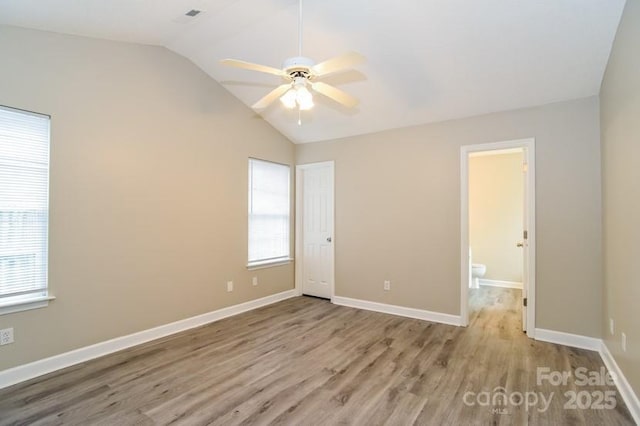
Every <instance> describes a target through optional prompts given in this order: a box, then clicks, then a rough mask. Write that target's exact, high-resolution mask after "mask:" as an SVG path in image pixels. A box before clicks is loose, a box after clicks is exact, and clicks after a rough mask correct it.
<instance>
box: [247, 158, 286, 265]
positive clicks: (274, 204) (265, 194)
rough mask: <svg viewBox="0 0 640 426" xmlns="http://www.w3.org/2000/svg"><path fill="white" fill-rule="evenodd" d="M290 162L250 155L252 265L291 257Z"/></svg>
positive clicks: (250, 244) (250, 254)
mask: <svg viewBox="0 0 640 426" xmlns="http://www.w3.org/2000/svg"><path fill="white" fill-rule="evenodd" d="M289 183H290V179H289V166H287V165H284V164H277V163H270V162H268V161H262V160H256V159H253V158H251V159H249V266H251V265H256V264H262V263H270V262H278V261H282V260H287V259H289V255H290V250H289V229H290V226H289V223H290V208H289V207H290V197H289V186H290V185H289Z"/></svg>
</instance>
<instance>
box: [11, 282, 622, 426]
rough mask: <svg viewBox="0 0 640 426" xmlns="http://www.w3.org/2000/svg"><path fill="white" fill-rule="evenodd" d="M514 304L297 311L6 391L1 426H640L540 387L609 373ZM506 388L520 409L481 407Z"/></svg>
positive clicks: (477, 295) (314, 305)
mask: <svg viewBox="0 0 640 426" xmlns="http://www.w3.org/2000/svg"><path fill="white" fill-rule="evenodd" d="M517 292H518V290H510V289H496V288H481V289H478V290H473V291H472V292H471V298H470V305H471V312H472V315H471V324H470V326H469V327H467V328H459V327H453V326H447V325H442V324H435V323H430V322H425V321H419V320H414V319H407V318H401V317H396V316H392V315H386V314H380V313H375V312H367V311H363V310H358V309H352V308H346V307H341V306H336V305H332V304H330V303H329V302H327V301H324V300H320V299H315V298H310V297H298V298H294V299H289V300H286V301H283V302H280V303H277V304H274V305H271V306H268V307H265V308H261V309H258V310H255V311H252V312H248V313H245V314H242V315H238V316H235V317H232V318H228V319H225V320H222V321H219V322H216V323H212V324H210V325H207V326H204V327H200V328H198V329H194V330H190V331H187V332H183V333H180V334H177V335H174V336H170V337H167V338H164V339H161V340H158V341H154V342H151V343H147V344H144V345H141V346H138V347H135V348H131V349H128V350H125V351H122V352H118V353H116V354H112V355H109V356H106V357H103V358H100V359H97V360H94V361H90V362H87V363H85V364H82V365H77V366H74V367H71V368H67V369H65V370H61V371H58V372H56V373H52V374H49V375H47V376H44V377H41V378H38V379H35V380H32V381H30V382H26V383H22V384H19V385H16V386H13V387H11V388H7V389H4V390H1V391H0V424H2V425H7V424H29V425H31V424H37V425H45V424H46V425H55V424H92V425H93V424H96V425H97V424H100V425H147V424H149V425H151V424H184V425H200V424H202V425H204V424H215V425H227V424H245V425H250V424H280V425H289V424H292V425H334V424H336V425H347V424H354V425H377V424H388V425H405V424H407V425H409V424H417V425H431V424H433V425H442V424H451V425H463V424H478V425H484V424H500V425H517V424H538V425H563V424H593V425H616V424H633V422H632V419H631V417H630V415H629V412H628V411H627V409H626V407H625V406H624V403H623V402H622V400H621V398H620V397H617V400H616V403H617V406H616V408H615V409H601V410H597V409H582V410H581V409H575V410H574V409H564V405H565V403H566V402H567V398H566V397H565V395H564V393H565V392H567V391H578V392H582V391H588V392H589V393H592V392H599V391H605V390H614V391H615V388H608V387H603V386H591V387H588V386H577V385H576V384H575V382H574V381H573V380H572V379H570V380H569V382H568V383H567V385H566V386H551V385H549V384H548V383H543V384H541V385H537V384H536V368H537V367H548V368H550V369H551V370H558V371H572V370H574V369H575V368H577V367H580V366H584V367H586V368H588V369H589V370H598V369H599V368H600V367H602V366H603V364H602V361H601V360H600V358H599V355H598V354H597V353H595V352H590V351H585V350H578V349H572V348H568V347H563V346H559V345H554V344H548V343H542V342H537V341H533V340H529V339H528V338H527V337H526V336H525V335H524V334H523V333H522V331H521V330H520V320H519V315H520V311H519V305H518V293H517ZM500 387H501V388H504V389H505V390H504V391H503V392H506V395H508V396H510V397H511V398H512V401H514V402H515V405H514V404H507V405H495V406H486V405H480V404H478V397H479V398H480V401H481V402H484V400H483V399H482V398H483V397H484V395H485V394H481V393H482V392H489V394H488V395H490V396H492V395H493V394H494V393H497V392H501V389H500ZM496 388H499V389H497V390H496ZM494 390H496V391H495V392H494ZM514 392H522V393H524V392H536V393H537V395H539V394H540V393H542V395H543V396H544V397H545V398H547V399H548V398H549V397H550V396H551V403H550V404H549V406H548V408H547V409H546V410H544V411H542V409H543V404H542V402H539V403H538V404H537V405H535V406H532V407H529V408H528V409H525V407H524V406H523V405H517V403H518V402H519V401H520V400H519V399H518V398H517V394H515V393H514ZM465 395H466V401H467V403H465ZM531 395H532V394H531ZM529 398H530V399H531V400H532V396H530V397H529ZM498 399H501V398H498ZM496 401H497V400H496ZM497 402H498V401H497ZM471 404H474V405H471Z"/></svg>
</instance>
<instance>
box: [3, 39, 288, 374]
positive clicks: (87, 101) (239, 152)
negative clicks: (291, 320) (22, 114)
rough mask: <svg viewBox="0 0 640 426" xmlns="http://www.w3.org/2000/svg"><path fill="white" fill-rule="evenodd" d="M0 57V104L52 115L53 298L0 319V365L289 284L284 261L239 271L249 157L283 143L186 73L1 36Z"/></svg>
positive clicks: (164, 57)
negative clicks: (2, 340) (7, 333)
mask: <svg viewBox="0 0 640 426" xmlns="http://www.w3.org/2000/svg"><path fill="white" fill-rule="evenodd" d="M0 58H2V59H1V63H2V65H1V66H0V104H3V105H9V106H13V107H18V108H23V109H27V110H33V111H37V112H42V113H46V114H51V115H52V133H51V185H50V188H51V193H50V199H51V211H50V271H49V281H50V287H51V293H53V294H54V295H55V296H56V297H57V299H56V300H55V301H54V302H52V303H51V304H50V305H49V307H48V308H44V309H38V310H32V311H27V312H21V313H15V314H8V315H3V316H0V328H5V327H14V330H15V340H16V342H15V343H14V344H12V345H7V346H3V347H1V348H0V370H2V369H5V368H8V367H12V366H15V365H18V364H24V363H27V362H29V361H33V360H37V359H40V358H43V357H47V356H50V355H54V354H59V353H62V352H65V351H69V350H71V349H74V348H78V347H82V346H86V345H90V344H92V343H96V342H101V341H104V340H107V339H110V338H113V337H117V336H122V335H126V334H129V333H132V332H136V331H139V330H143V329H147V328H150V327H154V326H157V325H161V324H166V323H169V322H171V321H175V320H179V319H183V318H187V317H190V316H193V315H197V314H201V313H204V312H208V311H211V310H215V309H217V308H221V307H224V306H229V305H232V304H236V303H240V302H244V301H247V300H251V299H256V298H259V297H263V296H267V295H269V294H273V293H277V292H280V291H284V290H287V289H291V288H293V267H292V265H287V266H283V267H277V268H271V269H263V270H259V271H255V272H254V273H250V272H248V271H247V270H246V268H245V265H246V257H247V158H248V157H249V156H251V157H258V158H265V159H268V160H273V161H278V162H283V163H288V164H292V163H293V159H294V146H293V145H292V144H291V143H290V142H289V141H288V140H287V139H286V138H284V137H283V136H282V135H280V134H279V133H277V132H276V131H275V130H273V129H272V128H271V127H270V126H269V125H267V124H266V123H265V122H264V121H262V120H261V119H259V118H257V117H256V116H255V115H254V114H253V112H252V111H251V110H249V109H247V108H246V107H245V106H243V105H242V104H241V103H240V102H239V101H237V100H236V99H235V98H233V97H232V96H231V95H230V94H229V93H228V92H227V91H225V89H224V88H222V87H221V86H220V85H218V84H217V83H215V82H214V81H213V80H212V79H211V78H209V77H208V76H207V75H206V74H204V73H203V72H202V71H200V70H199V69H198V68H197V67H196V66H194V65H193V64H192V63H190V62H189V61H187V60H186V59H184V58H182V57H179V56H178V55H176V54H174V53H172V52H170V51H168V50H166V49H164V48H156V47H149V46H140V45H132V44H124V43H114V42H108V41H99V40H94V39H88V38H79V37H72V36H63V35H57V34H53V33H44V32H37V31H29V30H22V29H17V28H11V27H0ZM253 275H258V276H259V279H260V284H259V286H258V287H252V285H251V276H253ZM227 280H234V282H235V291H234V292H233V293H227V292H226V290H225V285H226V281H227Z"/></svg>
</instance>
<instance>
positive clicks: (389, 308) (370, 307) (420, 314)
mask: <svg viewBox="0 0 640 426" xmlns="http://www.w3.org/2000/svg"><path fill="white" fill-rule="evenodd" d="M331 301H332V302H333V303H335V304H336V305H342V306H348V307H350V308H358V309H365V310H367V311H375V312H382V313H385V314H391V315H398V316H401V317H408V318H416V319H420V320H425V321H432V322H439V323H442V324H449V325H456V326H460V316H459V315H451V314H443V313H440V312H431V311H425V310H422V309H415V308H406V307H404V306H397V305H387V304H386V303H378V302H370V301H368V300H361V299H351V298H349V297H341V296H334V297H333V298H332V299H331Z"/></svg>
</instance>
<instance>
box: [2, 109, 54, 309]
mask: <svg viewBox="0 0 640 426" xmlns="http://www.w3.org/2000/svg"><path fill="white" fill-rule="evenodd" d="M49 121H50V119H49V117H47V116H44V115H39V114H35V113H31V112H25V111H21V110H16V109H12V108H6V107H0V313H7V312H10V311H13V310H14V309H13V308H11V307H12V306H15V305H22V304H34V303H36V302H44V304H45V305H46V300H48V299H49V297H48V292H47V245H48V241H47V240H48V238H47V234H48V232H47V228H48V222H49ZM39 306H42V304H40V305H38V306H35V305H34V306H33V307H39Z"/></svg>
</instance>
